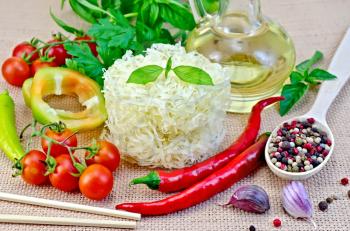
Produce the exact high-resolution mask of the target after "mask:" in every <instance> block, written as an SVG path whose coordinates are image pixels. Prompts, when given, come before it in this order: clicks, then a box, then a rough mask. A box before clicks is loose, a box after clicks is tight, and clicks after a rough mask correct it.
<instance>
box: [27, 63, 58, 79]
mask: <svg viewBox="0 0 350 231" xmlns="http://www.w3.org/2000/svg"><path fill="white" fill-rule="evenodd" d="M44 67H57V64H56V63H55V62H53V61H51V62H45V61H41V60H40V59H37V60H35V61H34V62H33V63H32V66H31V67H30V72H31V73H32V76H34V75H35V73H36V72H37V71H38V70H39V69H41V68H44Z"/></svg>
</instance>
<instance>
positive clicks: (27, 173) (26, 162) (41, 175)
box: [21, 150, 49, 185]
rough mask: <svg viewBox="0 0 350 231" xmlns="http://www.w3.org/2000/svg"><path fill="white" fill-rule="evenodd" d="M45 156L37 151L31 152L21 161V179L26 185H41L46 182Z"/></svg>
mask: <svg viewBox="0 0 350 231" xmlns="http://www.w3.org/2000/svg"><path fill="white" fill-rule="evenodd" d="M45 160H46V155H45V153H43V152H41V151H38V150H31V151H30V152H28V153H27V154H26V155H25V157H23V159H22V160H21V164H22V167H23V169H22V179H23V180H24V181H25V182H27V183H28V184H34V185H42V184H45V183H47V182H48V179H49V177H48V176H45V173H46V164H45Z"/></svg>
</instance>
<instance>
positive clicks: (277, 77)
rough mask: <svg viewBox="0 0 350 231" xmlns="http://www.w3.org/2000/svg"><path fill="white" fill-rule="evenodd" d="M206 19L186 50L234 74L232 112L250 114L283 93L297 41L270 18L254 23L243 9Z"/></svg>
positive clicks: (232, 77) (293, 59) (196, 30)
mask: <svg viewBox="0 0 350 231" xmlns="http://www.w3.org/2000/svg"><path fill="white" fill-rule="evenodd" d="M216 20H219V21H215V19H212V20H206V21H203V22H202V23H200V24H199V25H198V26H197V28H196V29H195V30H193V31H192V32H191V33H190V35H189V37H188V40H187V44H186V49H187V50H188V51H192V50H196V51H198V52H199V53H201V54H203V55H204V56H206V57H207V58H209V59H210V60H211V61H212V62H217V63H220V64H222V65H223V66H224V67H226V68H227V69H228V71H229V73H230V76H231V92H232V104H231V107H230V109H229V110H228V111H230V112H239V113H246V112H250V110H251V108H252V106H253V105H254V104H255V103H256V102H257V101H259V100H261V99H263V98H267V97H270V96H273V95H277V94H280V90H281V88H282V86H283V84H284V82H285V81H286V79H287V78H288V76H289V74H290V72H291V71H292V69H293V67H294V62H295V50H294V46H293V42H292V41H291V39H290V38H289V37H288V35H287V34H286V32H285V31H284V30H283V28H282V27H281V26H280V25H279V24H277V23H275V22H272V21H271V20H269V19H267V18H263V19H261V20H259V21H258V23H251V21H249V20H250V19H249V15H248V14H246V13H243V12H240V13H237V12H236V13H231V14H227V15H224V16H220V17H219V18H218V19H216Z"/></svg>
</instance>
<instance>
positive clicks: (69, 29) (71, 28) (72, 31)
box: [50, 9, 85, 37]
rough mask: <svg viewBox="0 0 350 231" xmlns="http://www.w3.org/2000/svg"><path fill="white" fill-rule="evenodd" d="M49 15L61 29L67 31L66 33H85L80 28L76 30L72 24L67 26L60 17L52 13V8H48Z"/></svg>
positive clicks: (80, 34)
mask: <svg viewBox="0 0 350 231" xmlns="http://www.w3.org/2000/svg"><path fill="white" fill-rule="evenodd" d="M50 15H51V18H52V19H53V20H54V21H55V22H56V24H57V25H58V26H59V27H61V28H62V29H63V30H65V31H67V32H68V33H71V34H74V35H76V36H77V37H79V36H83V35H84V34H85V33H84V31H82V30H78V29H76V28H74V27H72V26H69V25H68V24H67V23H65V22H64V21H62V20H61V19H59V18H57V17H56V16H55V15H54V14H53V13H52V10H51V9H50Z"/></svg>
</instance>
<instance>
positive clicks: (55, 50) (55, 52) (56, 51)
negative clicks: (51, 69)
mask: <svg viewBox="0 0 350 231" xmlns="http://www.w3.org/2000/svg"><path fill="white" fill-rule="evenodd" d="M55 42H61V41H60V40H57V39H54V40H51V41H49V42H48V43H55ZM46 50H47V49H44V50H43V53H44V54H46ZM47 55H48V57H49V58H51V57H54V58H55V59H54V60H53V62H55V63H56V65H57V66H62V65H64V64H65V63H66V59H67V58H70V57H71V56H70V55H69V54H68V53H67V51H66V49H64V46H63V44H59V45H56V46H53V47H51V48H50V49H49V50H48V53H47Z"/></svg>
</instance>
